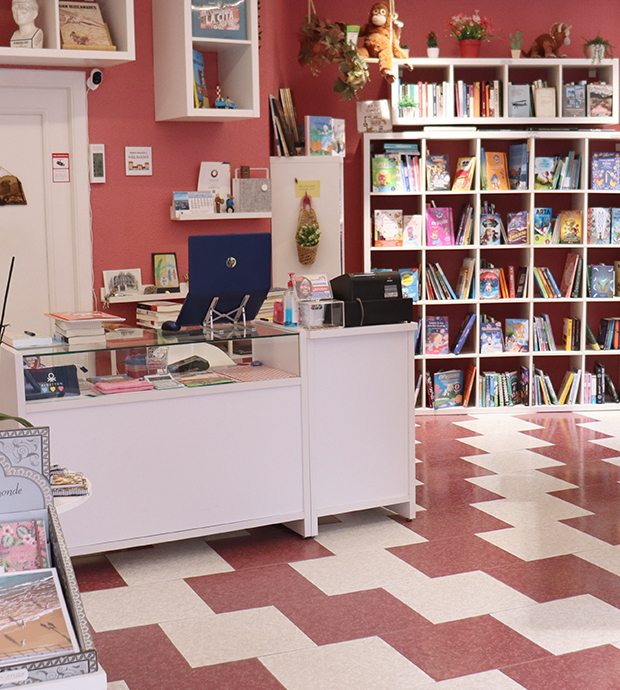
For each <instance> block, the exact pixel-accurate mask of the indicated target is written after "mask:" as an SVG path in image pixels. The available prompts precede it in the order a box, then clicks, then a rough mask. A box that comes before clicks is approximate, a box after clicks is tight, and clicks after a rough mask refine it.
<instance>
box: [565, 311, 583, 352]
mask: <svg viewBox="0 0 620 690" xmlns="http://www.w3.org/2000/svg"><path fill="white" fill-rule="evenodd" d="M580 333H581V330H580V321H579V319H578V318H577V317H575V316H565V317H564V318H563V319H562V344H563V346H564V347H563V349H564V350H567V351H572V350H578V349H579V338H580Z"/></svg>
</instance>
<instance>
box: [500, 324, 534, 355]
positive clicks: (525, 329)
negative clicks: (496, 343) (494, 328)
mask: <svg viewBox="0 0 620 690" xmlns="http://www.w3.org/2000/svg"><path fill="white" fill-rule="evenodd" d="M529 327H530V322H529V321H528V320H527V319H506V343H505V348H504V349H505V352H527V351H528V349H529Z"/></svg>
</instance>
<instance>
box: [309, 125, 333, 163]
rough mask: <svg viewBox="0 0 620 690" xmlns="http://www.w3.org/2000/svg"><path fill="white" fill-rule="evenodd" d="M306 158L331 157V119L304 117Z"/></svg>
mask: <svg viewBox="0 0 620 690" xmlns="http://www.w3.org/2000/svg"><path fill="white" fill-rule="evenodd" d="M304 133H305V142H306V156H331V155H332V154H333V152H334V130H333V122H332V118H331V117H326V116H320V115H306V116H305V118H304Z"/></svg>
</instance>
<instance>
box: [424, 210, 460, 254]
mask: <svg viewBox="0 0 620 690" xmlns="http://www.w3.org/2000/svg"><path fill="white" fill-rule="evenodd" d="M426 244H427V245H428V246H429V247H440V246H449V245H453V244H454V225H453V221H452V207H451V206H448V207H445V208H438V207H435V206H429V207H428V208H427V209H426Z"/></svg>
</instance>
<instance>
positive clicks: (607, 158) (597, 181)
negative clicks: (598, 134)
mask: <svg viewBox="0 0 620 690" xmlns="http://www.w3.org/2000/svg"><path fill="white" fill-rule="evenodd" d="M590 175H591V187H592V189H612V190H613V189H618V185H619V184H620V152H618V151H595V152H594V153H592V156H591V158H590Z"/></svg>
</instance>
